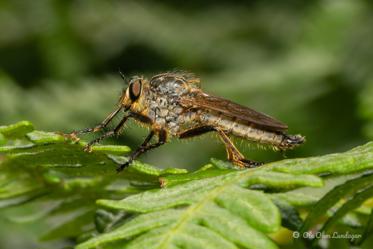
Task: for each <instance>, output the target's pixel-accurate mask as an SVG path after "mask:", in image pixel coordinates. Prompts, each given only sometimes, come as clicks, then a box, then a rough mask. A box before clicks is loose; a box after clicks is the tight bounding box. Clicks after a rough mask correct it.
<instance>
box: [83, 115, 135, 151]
mask: <svg viewBox="0 0 373 249" xmlns="http://www.w3.org/2000/svg"><path fill="white" fill-rule="evenodd" d="M130 117H131V114H128V115H127V116H125V117H123V119H122V120H121V121H120V122H119V124H118V125H117V126H116V127H115V128H114V130H111V131H108V132H105V133H104V134H102V135H101V136H100V137H98V138H96V139H94V140H92V141H91V142H89V143H88V144H87V145H86V146H84V150H85V151H87V152H91V151H92V150H91V147H92V145H94V144H96V143H99V142H100V141H101V140H104V139H105V138H108V137H112V136H119V135H120V133H121V130H122V127H123V126H124V124H125V123H126V121H127V120H128V118H130Z"/></svg>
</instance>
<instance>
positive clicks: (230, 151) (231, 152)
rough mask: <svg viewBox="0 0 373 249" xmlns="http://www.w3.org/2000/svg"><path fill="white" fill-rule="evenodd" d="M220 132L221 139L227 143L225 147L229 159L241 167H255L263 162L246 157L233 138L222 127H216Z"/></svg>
mask: <svg viewBox="0 0 373 249" xmlns="http://www.w3.org/2000/svg"><path fill="white" fill-rule="evenodd" d="M216 131H217V132H218V134H219V137H220V139H221V140H222V141H223V143H224V145H225V149H226V151H227V156H228V160H229V161H231V162H232V163H233V164H234V165H237V166H239V167H241V168H254V167H258V166H260V165H262V164H263V163H260V162H255V161H251V160H248V159H245V157H244V156H243V155H242V154H241V152H240V151H239V150H238V149H237V148H236V146H234V144H233V142H232V141H231V139H230V138H229V137H228V135H227V134H226V133H225V132H224V131H223V130H220V129H216Z"/></svg>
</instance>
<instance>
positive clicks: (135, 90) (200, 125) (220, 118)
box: [69, 72, 305, 171]
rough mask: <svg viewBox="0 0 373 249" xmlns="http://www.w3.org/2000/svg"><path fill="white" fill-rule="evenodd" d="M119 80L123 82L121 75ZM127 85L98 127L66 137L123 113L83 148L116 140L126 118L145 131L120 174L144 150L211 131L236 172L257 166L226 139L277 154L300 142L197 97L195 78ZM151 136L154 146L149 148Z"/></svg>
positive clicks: (136, 80)
mask: <svg viewBox="0 0 373 249" xmlns="http://www.w3.org/2000/svg"><path fill="white" fill-rule="evenodd" d="M121 76H122V78H123V79H124V81H125V82H126V79H125V78H124V76H123V74H121ZM126 83H127V82H126ZM127 84H128V86H127V87H126V89H124V90H123V92H122V95H121V97H120V99H119V102H118V106H117V109H116V110H114V111H113V112H112V113H110V114H109V115H108V116H107V117H106V118H105V120H104V121H103V122H102V123H101V124H99V125H97V126H96V127H93V128H88V129H84V130H81V131H74V132H72V133H70V134H69V135H70V137H72V138H74V139H78V137H77V135H78V134H83V133H89V132H97V131H100V130H102V129H104V128H105V127H106V126H107V125H108V124H109V123H110V122H111V121H112V120H113V118H114V116H116V115H117V114H119V113H120V111H122V110H123V111H124V113H125V114H124V116H123V117H122V119H121V121H120V122H119V124H118V125H117V126H116V127H115V128H114V129H113V130H110V131H107V132H106V133H104V134H103V135H102V136H100V137H99V138H97V139H95V140H93V141H91V142H90V143H88V144H87V145H86V147H85V150H87V151H90V148H91V146H92V145H93V144H95V143H98V142H100V141H101V140H102V139H104V138H107V137H111V136H115V135H119V134H120V133H121V131H122V127H123V125H124V124H125V123H126V121H127V120H128V119H129V118H133V119H135V120H136V121H138V122H139V123H141V124H143V125H146V126H148V127H149V128H150V133H149V135H148V136H147V137H146V139H145V141H144V142H143V143H142V144H141V145H140V146H139V147H138V148H137V149H136V150H134V151H133V152H132V154H131V155H130V156H129V159H128V161H127V162H126V163H124V164H123V165H120V166H119V167H118V171H122V170H123V169H124V168H126V167H127V166H129V165H130V164H131V163H132V162H133V160H134V159H136V158H137V157H138V156H140V155H141V154H143V153H145V152H146V151H149V150H151V149H155V148H157V147H159V146H161V145H163V144H164V143H166V141H167V138H169V137H177V138H180V139H185V138H190V137H194V136H198V135H201V134H203V133H207V132H216V133H217V134H218V135H219V137H220V139H221V141H222V142H223V143H224V145H225V148H226V151H227V157H228V160H229V161H231V162H232V163H233V164H235V165H238V166H239V167H241V168H244V167H256V166H259V165H261V163H258V162H255V161H251V160H248V159H245V157H244V156H243V155H242V154H241V152H240V151H239V150H238V149H237V148H236V147H235V145H234V144H233V142H232V141H231V139H230V137H229V136H230V135H233V136H236V137H240V138H243V139H246V140H249V141H251V142H256V143H259V144H263V145H269V146H271V147H272V148H274V149H277V150H282V151H284V150H288V149H293V148H294V147H296V146H298V145H300V144H302V143H303V142H304V141H305V139H304V137H302V136H300V135H288V134H287V133H286V130H287V128H288V127H287V125H285V124H283V123H281V122H280V121H277V120H275V119H274V118H271V117H269V116H267V115H265V114H262V113H259V112H257V111H254V110H252V109H250V108H247V107H245V106H242V105H239V104H236V103H233V102H231V101H229V100H226V99H223V98H220V97H216V96H212V95H210V94H207V93H205V92H203V91H202V89H201V86H200V80H199V78H197V77H195V76H193V75H192V74H189V73H184V72H172V73H163V74H158V75H155V76H154V77H152V78H151V79H150V80H147V79H146V78H143V77H137V76H135V77H132V78H131V79H130V80H129V82H128V83H127ZM155 135H156V136H157V137H158V141H157V142H154V143H151V140H152V138H153V137H154V136H155Z"/></svg>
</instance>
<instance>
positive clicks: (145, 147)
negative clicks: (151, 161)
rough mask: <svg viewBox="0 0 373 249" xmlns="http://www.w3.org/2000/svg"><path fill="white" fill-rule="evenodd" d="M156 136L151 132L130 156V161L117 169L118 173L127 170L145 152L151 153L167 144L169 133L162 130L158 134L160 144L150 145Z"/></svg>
mask: <svg viewBox="0 0 373 249" xmlns="http://www.w3.org/2000/svg"><path fill="white" fill-rule="evenodd" d="M154 135H155V132H154V131H151V132H150V133H149V135H148V136H147V137H146V138H145V140H144V142H143V143H142V144H141V145H140V147H139V148H137V149H136V150H135V151H134V152H132V153H131V155H130V156H129V159H128V161H127V162H126V163H124V164H122V165H120V166H119V167H118V168H117V172H118V173H119V172H121V171H122V170H123V169H125V168H126V167H128V166H129V165H130V164H131V163H132V162H133V160H135V159H136V158H137V157H139V156H140V155H141V154H144V153H145V152H147V151H149V150H152V149H155V148H157V147H159V146H161V145H163V144H165V143H166V140H167V132H166V131H165V130H160V131H159V132H158V142H157V143H155V144H149V142H150V140H151V139H152V138H153V136H154Z"/></svg>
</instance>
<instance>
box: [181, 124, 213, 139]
mask: <svg viewBox="0 0 373 249" xmlns="http://www.w3.org/2000/svg"><path fill="white" fill-rule="evenodd" d="M210 131H215V128H214V127H213V126H199V127H195V128H192V129H189V130H186V131H183V132H181V133H180V134H179V135H178V136H179V138H180V139H185V138H191V137H195V136H199V135H202V134H204V133H207V132H210Z"/></svg>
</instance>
